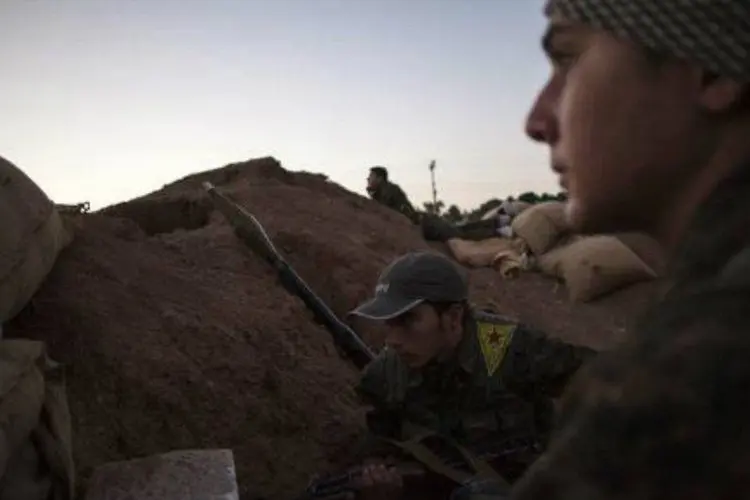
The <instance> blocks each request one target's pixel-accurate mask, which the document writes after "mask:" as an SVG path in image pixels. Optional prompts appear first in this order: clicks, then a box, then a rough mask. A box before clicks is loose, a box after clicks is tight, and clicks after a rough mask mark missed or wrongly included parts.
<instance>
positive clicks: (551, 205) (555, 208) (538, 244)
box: [511, 201, 569, 256]
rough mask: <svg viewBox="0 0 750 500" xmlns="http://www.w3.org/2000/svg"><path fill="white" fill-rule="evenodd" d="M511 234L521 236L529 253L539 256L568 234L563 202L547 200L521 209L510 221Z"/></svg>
mask: <svg viewBox="0 0 750 500" xmlns="http://www.w3.org/2000/svg"><path fill="white" fill-rule="evenodd" d="M511 227H512V228H513V234H514V235H515V236H517V237H519V238H522V239H523V240H524V241H525V242H526V245H528V247H529V249H530V250H531V253H532V254H534V255H536V256H539V255H542V254H543V253H545V252H546V251H547V250H549V249H550V248H552V247H553V246H555V244H556V243H557V242H558V241H559V240H560V238H562V237H564V236H565V235H567V234H568V231H569V230H568V225H567V223H566V221H565V203H562V202H559V201H549V202H544V203H539V204H537V205H534V206H532V207H530V208H527V209H526V210H523V211H522V212H521V213H520V214H519V215H518V216H517V217H516V218H515V219H513V222H512V223H511Z"/></svg>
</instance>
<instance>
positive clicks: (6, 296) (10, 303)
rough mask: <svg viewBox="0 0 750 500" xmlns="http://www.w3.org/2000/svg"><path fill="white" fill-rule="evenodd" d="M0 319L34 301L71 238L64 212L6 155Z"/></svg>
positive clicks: (0, 213)
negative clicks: (65, 222) (61, 214)
mask: <svg viewBox="0 0 750 500" xmlns="http://www.w3.org/2000/svg"><path fill="white" fill-rule="evenodd" d="M0 224H2V230H1V231H0V323H1V322H5V321H8V320H9V319H11V318H12V317H14V316H15V315H16V314H18V313H19V312H20V311H21V309H23V308H24V306H25V305H26V304H27V303H28V302H29V300H31V297H32V296H33V295H34V293H36V291H37V290H38V289H39V287H40V286H41V284H42V282H43V281H44V279H45V278H46V277H47V275H48V274H49V272H50V271H51V270H52V267H53V266H54V264H55V261H56V260H57V256H58V254H59V253H60V251H62V249H63V248H65V247H66V246H67V245H68V244H69V243H70V241H71V239H72V236H71V234H70V231H68V230H66V228H65V225H64V224H63V221H62V219H61V217H60V214H59V213H58V212H57V210H56V209H55V206H54V204H53V203H52V201H50V199H49V198H48V197H47V195H46V194H45V193H44V191H42V190H41V189H40V188H39V186H37V185H36V183H35V182H34V181H32V180H31V179H30V178H29V177H28V176H27V175H26V174H24V173H23V172H22V171H21V170H20V169H18V168H17V167H16V166H14V165H13V164H12V163H10V162H9V161H7V160H5V159H4V158H0Z"/></svg>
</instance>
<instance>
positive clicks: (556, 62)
mask: <svg viewBox="0 0 750 500" xmlns="http://www.w3.org/2000/svg"><path fill="white" fill-rule="evenodd" d="M576 59H578V56H576V55H573V54H569V53H564V52H553V53H551V54H550V61H551V62H552V65H553V66H554V67H555V68H557V69H566V68H569V67H570V66H572V65H573V63H575V62H576Z"/></svg>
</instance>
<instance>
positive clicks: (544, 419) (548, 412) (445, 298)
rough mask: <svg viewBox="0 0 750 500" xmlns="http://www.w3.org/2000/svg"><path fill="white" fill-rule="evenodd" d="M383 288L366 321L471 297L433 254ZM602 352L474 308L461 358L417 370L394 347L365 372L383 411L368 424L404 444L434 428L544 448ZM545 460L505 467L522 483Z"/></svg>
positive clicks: (369, 392) (410, 261)
mask: <svg viewBox="0 0 750 500" xmlns="http://www.w3.org/2000/svg"><path fill="white" fill-rule="evenodd" d="M377 289H378V290H380V292H379V293H378V292H376V297H375V299H373V300H372V301H370V302H368V303H367V304H365V305H363V306H361V307H360V308H359V309H358V311H357V312H358V313H359V314H360V315H362V316H366V317H370V318H373V319H387V318H388V317H395V316H394V312H395V315H398V314H402V313H403V312H405V311H408V310H409V309H410V308H411V307H414V306H415V305H417V304H419V303H421V302H424V301H428V302H456V301H460V300H462V298H463V299H465V297H466V294H467V292H468V290H467V287H466V284H465V280H463V277H462V276H461V274H460V273H459V272H458V270H457V268H456V266H455V265H454V264H453V263H452V262H451V261H450V260H449V259H447V258H446V257H444V256H442V255H439V254H433V253H430V252H423V253H415V254H409V255H407V256H405V257H402V258H401V259H398V260H397V261H396V262H394V264H391V266H389V268H388V269H386V270H385V271H384V272H383V275H381V278H380V280H379V283H378V287H377ZM389 302H390V303H389ZM593 354H594V351H592V350H591V349H588V348H585V347H578V346H573V345H570V344H566V343H564V342H561V341H559V340H554V339H551V338H549V337H547V336H546V335H544V334H542V333H539V332H535V331H533V330H531V329H529V328H527V327H525V326H521V325H518V324H516V323H513V322H510V321H508V320H506V319H504V318H501V317H499V316H495V315H492V314H488V313H484V312H478V311H473V312H470V313H469V314H468V315H467V318H466V320H465V327H464V334H463V338H462V340H461V342H460V343H459V345H458V346H457V348H456V350H455V352H454V355H453V356H452V358H451V359H449V360H447V361H444V362H441V363H438V362H436V361H432V362H430V363H428V364H427V365H426V366H424V367H422V368H420V369H419V370H414V369H410V368H409V367H408V366H407V365H406V364H405V363H404V362H403V361H402V360H401V358H400V357H399V355H398V354H397V353H396V352H394V351H393V350H391V349H388V348H386V349H384V350H383V351H382V352H381V353H380V354H379V355H378V357H377V358H376V359H375V360H374V361H373V362H372V363H371V364H370V365H368V366H367V367H366V368H365V370H364V372H363V375H362V378H361V381H360V384H359V386H358V388H357V389H358V392H359V394H360V396H361V397H362V398H363V400H364V401H365V402H366V403H368V404H369V405H371V406H372V407H373V410H372V411H371V412H370V413H369V414H368V426H369V428H370V430H371V432H372V433H373V434H376V435H378V436H382V437H386V438H390V439H394V440H397V441H404V440H407V439H410V438H412V437H413V436H414V435H415V434H416V433H418V432H421V431H423V430H431V431H434V432H435V433H437V434H439V435H441V436H447V437H450V438H452V439H454V440H456V441H457V442H458V443H460V444H461V445H463V446H466V447H467V448H468V449H470V450H474V451H477V449H478V448H481V449H482V451H484V452H494V451H500V450H499V448H502V447H503V446H504V444H505V443H506V442H507V441H506V440H507V439H509V438H516V439H518V440H520V441H524V442H526V443H530V444H532V446H534V445H535V446H534V447H535V448H536V449H539V448H541V447H542V446H543V444H544V443H545V442H546V436H547V434H548V433H549V431H550V428H551V425H552V419H553V398H556V397H558V396H559V395H560V393H561V392H562V390H563V388H564V387H565V385H566V383H567V381H568V379H569V378H570V376H571V375H572V374H573V373H575V372H576V370H577V369H578V368H579V367H580V366H581V364H582V363H583V362H584V360H586V359H587V358H589V357H590V356H592V355H593ZM530 451H531V453H530ZM535 457H536V453H535V452H534V451H533V450H530V449H529V448H528V447H527V448H526V449H524V450H523V451H521V450H519V453H517V454H512V455H511V456H508V457H506V458H505V459H502V460H501V463H502V464H503V471H502V472H503V473H504V474H505V475H506V476H509V478H510V479H512V478H513V477H515V476H517V475H518V474H519V473H520V472H521V471H522V470H523V469H524V468H525V467H526V466H527V465H528V463H529V462H530V461H532V460H533V459H534V458H535Z"/></svg>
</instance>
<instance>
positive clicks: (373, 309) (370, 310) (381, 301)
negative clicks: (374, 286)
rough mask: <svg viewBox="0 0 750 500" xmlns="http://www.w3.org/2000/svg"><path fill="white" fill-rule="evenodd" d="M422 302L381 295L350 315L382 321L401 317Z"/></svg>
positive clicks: (422, 300)
mask: <svg viewBox="0 0 750 500" xmlns="http://www.w3.org/2000/svg"><path fill="white" fill-rule="evenodd" d="M422 302H424V299H402V298H397V297H388V296H387V295H380V296H378V297H375V298H373V299H370V300H368V301H367V302H365V303H364V304H362V305H361V306H359V307H357V308H356V309H354V310H353V311H352V312H350V313H349V314H351V315H353V316H361V317H363V318H367V319H374V320H379V321H382V320H387V319H393V318H395V317H397V316H401V315H402V314H404V313H406V312H409V311H410V310H412V309H414V308H415V307H417V306H418V305H419V304H421V303H422Z"/></svg>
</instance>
